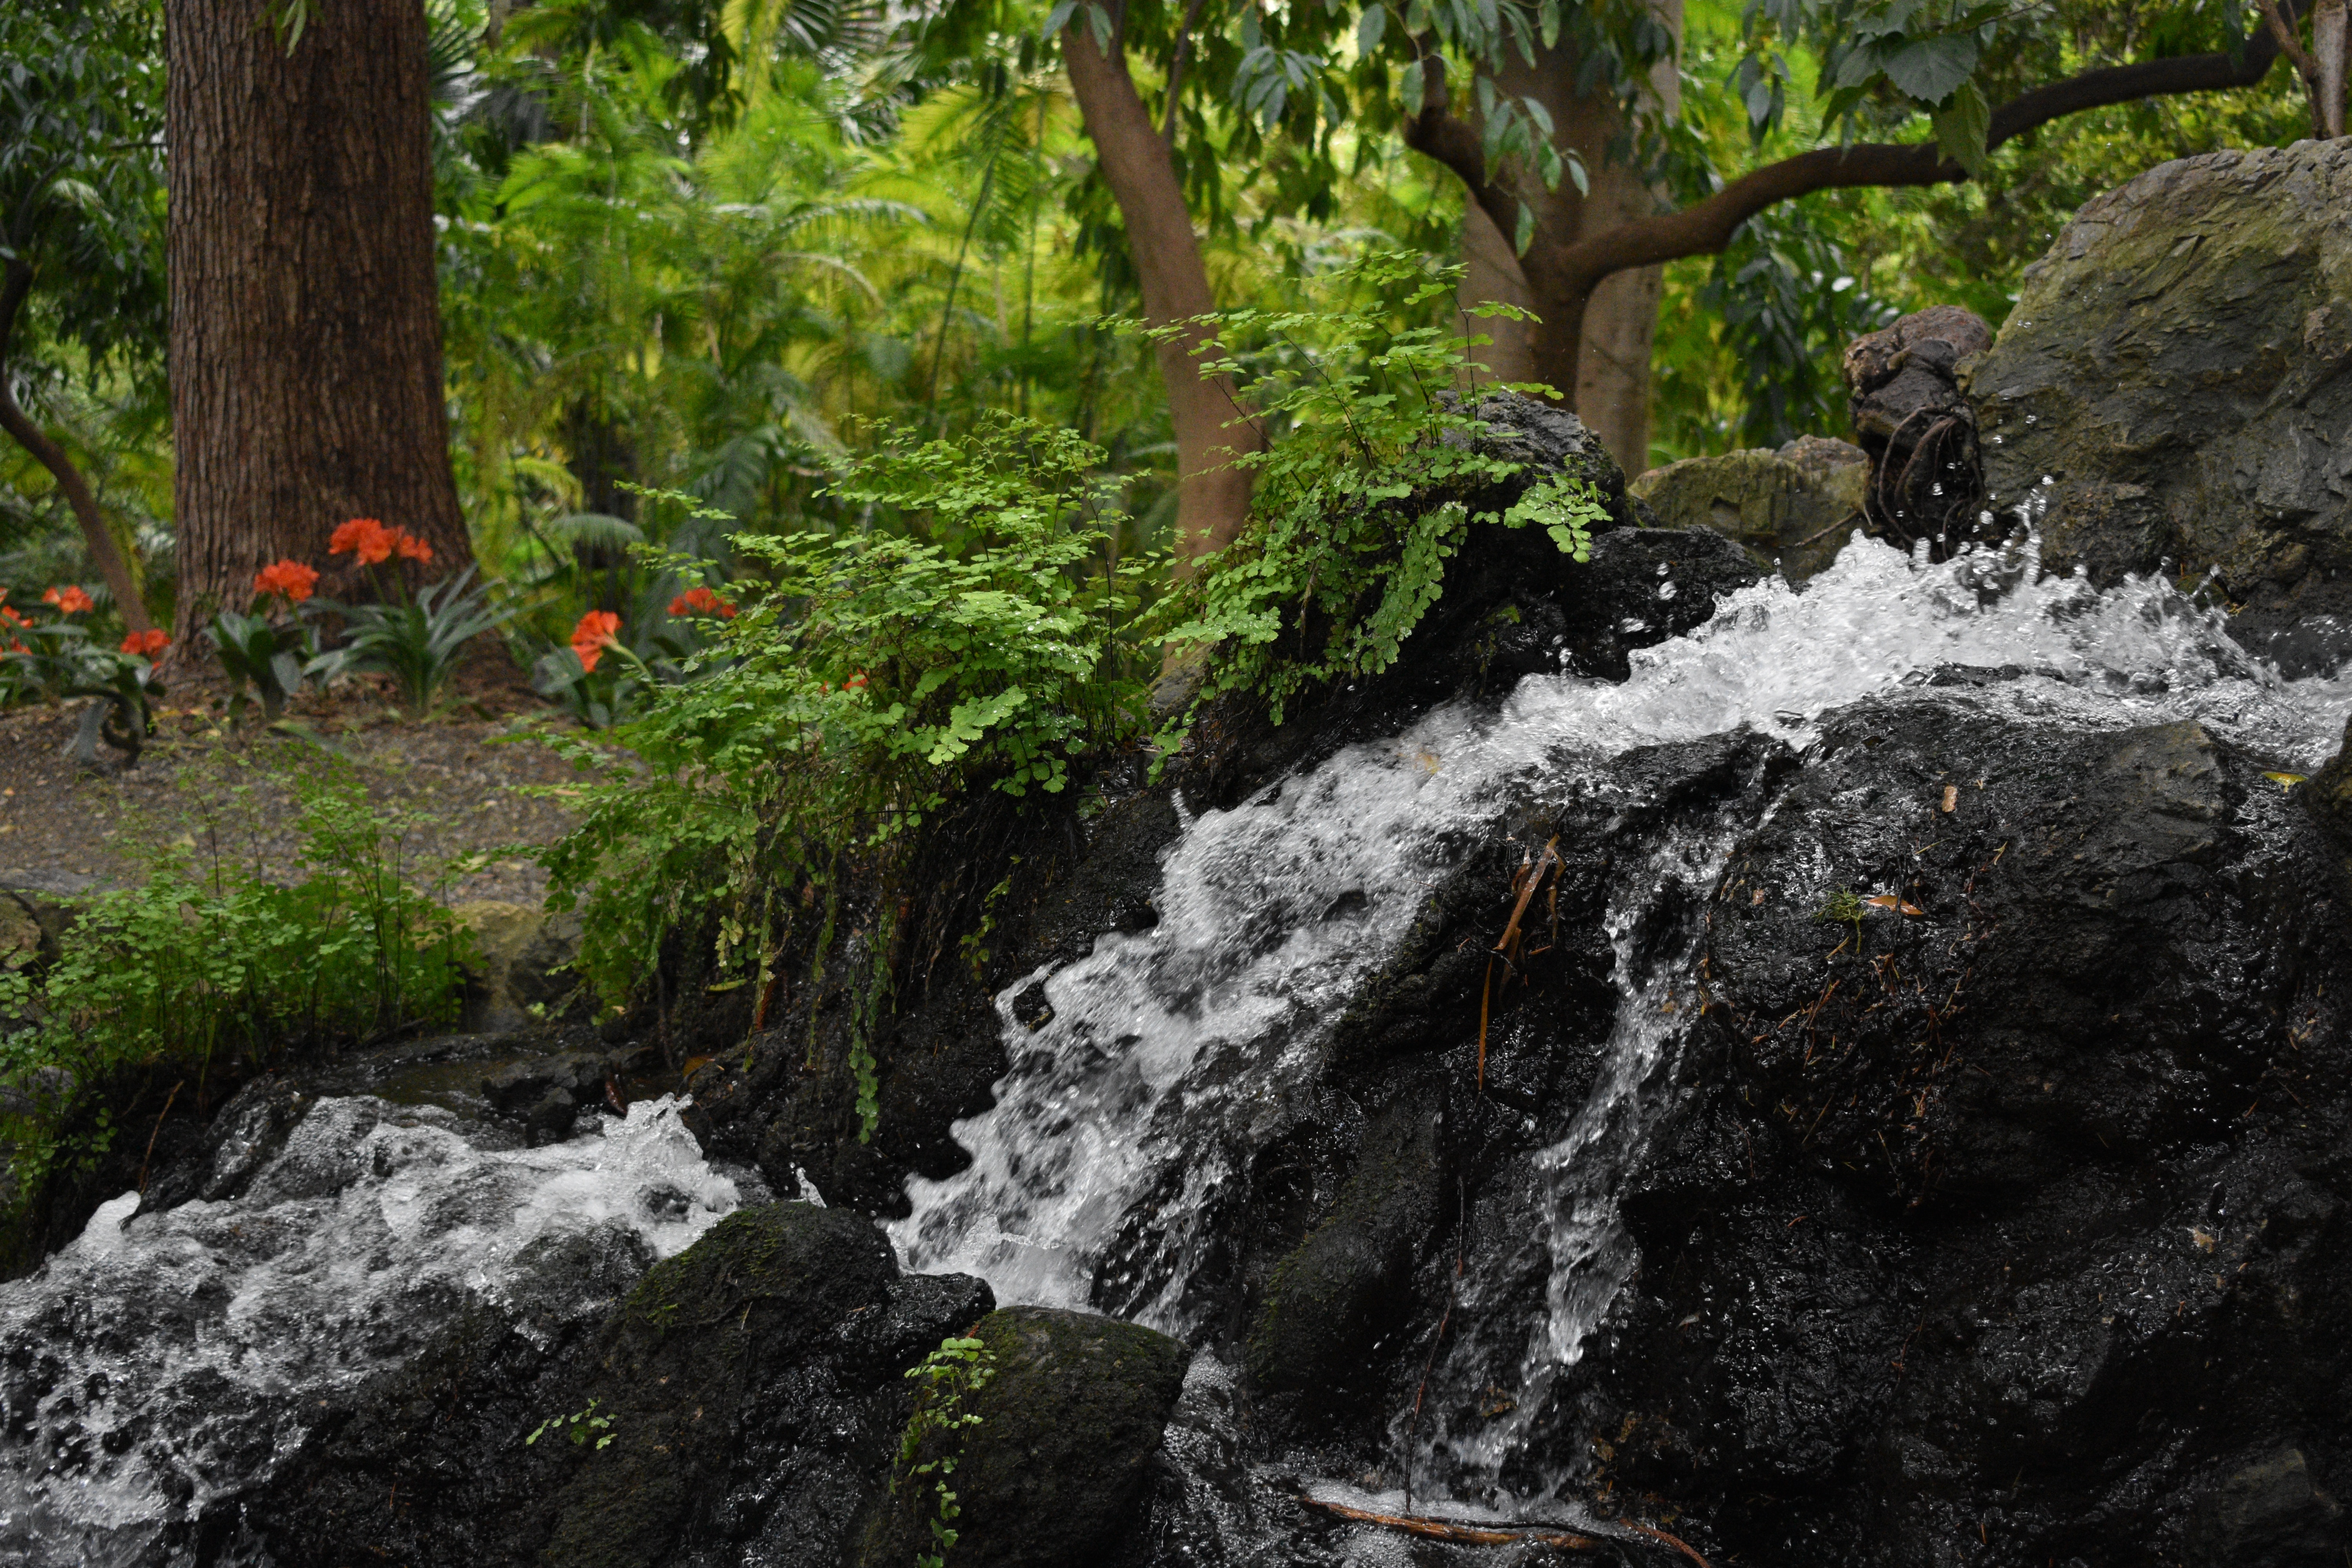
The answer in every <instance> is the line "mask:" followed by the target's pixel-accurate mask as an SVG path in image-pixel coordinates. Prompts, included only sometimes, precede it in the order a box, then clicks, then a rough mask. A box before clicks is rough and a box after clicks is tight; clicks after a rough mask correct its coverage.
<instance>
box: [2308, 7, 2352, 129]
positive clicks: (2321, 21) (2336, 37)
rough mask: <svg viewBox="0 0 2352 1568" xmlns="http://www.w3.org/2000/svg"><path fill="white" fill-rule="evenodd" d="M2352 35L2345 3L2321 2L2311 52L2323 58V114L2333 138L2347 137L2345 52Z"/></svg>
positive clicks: (2314, 16) (2314, 17) (2315, 16)
mask: <svg viewBox="0 0 2352 1568" xmlns="http://www.w3.org/2000/svg"><path fill="white" fill-rule="evenodd" d="M2347 47H2352V32H2347V28H2346V26H2345V0H2319V3H2318V4H2317V5H2314V6H2313V7H2312V8H2311V52H2312V53H2313V54H2314V55H2316V56H2317V57H2318V58H2319V85H2318V88H2317V93H2318V98H2319V113H2320V119H2321V121H2322V126H2323V129H2324V131H2325V132H2326V134H2327V135H2328V136H2330V137H2336V136H2341V135H2343V134H2344V67H2345V52H2346V50H2347Z"/></svg>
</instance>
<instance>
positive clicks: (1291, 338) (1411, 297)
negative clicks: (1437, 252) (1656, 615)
mask: <svg viewBox="0 0 2352 1568" xmlns="http://www.w3.org/2000/svg"><path fill="white" fill-rule="evenodd" d="M1460 274H1461V269H1460V268H1432V267H1430V266H1429V265H1428V264H1427V263H1425V262H1424V261H1423V260H1422V259H1421V258H1417V257H1412V256H1406V255H1401V254H1387V253H1377V252H1376V253H1373V254H1370V255H1367V256H1365V257H1364V258H1361V259H1360V260H1359V261H1357V262H1355V263H1354V264H1353V265H1351V266H1349V267H1348V268H1343V269H1341V270H1340V271H1339V273H1338V274H1336V275H1335V277H1334V279H1333V280H1332V282H1331V285H1330V286H1331V287H1332V288H1333V289H1335V290H1343V291H1346V292H1348V293H1349V294H1350V295H1351V296H1352V297H1353V298H1355V299H1356V300H1360V301H1362V302H1360V303H1351V304H1349V305H1347V306H1345V307H1343V308H1340V309H1338V310H1318V311H1287V312H1285V311H1265V310H1232V311H1226V312H1224V313H1222V314H1220V315H1217V316H1213V317H1207V318H1203V319H1202V321H1199V322H1184V323H1180V324H1178V325H1175V326H1171V327H1167V328H1159V329H1154V330H1153V331H1152V332H1151V334H1150V335H1152V336H1154V337H1169V336H1173V335H1176V334H1179V333H1181V332H1184V331H1191V330H1194V329H1196V328H1197V327H1198V326H1200V325H1202V324H1207V325H1210V326H1213V328H1214V329H1215V330H1216V331H1218V332H1219V334H1220V336H1221V338H1223V339H1225V340H1230V341H1232V342H1265V343H1267V344H1270V345H1273V346H1275V347H1276V348H1279V349H1281V350H1283V351H1285V352H1284V353H1283V354H1281V355H1280V356H1279V357H1278V359H1277V361H1276V363H1277V364H1279V365H1282V366H1285V367H1286V368H1283V369H1281V370H1280V371H1279V373H1278V374H1267V375H1265V376H1262V377H1261V378H1260V379H1258V380H1257V381H1256V382H1255V383H1254V384H1252V386H1251V388H1250V393H1251V396H1252V398H1253V399H1254V401H1255V403H1256V405H1257V406H1258V407H1259V408H1260V409H1261V410H1262V411H1263V417H1265V419H1267V420H1268V421H1269V422H1271V423H1273V424H1275V425H1276V426H1281V427H1283V428H1284V434H1283V435H1282V436H1281V437H1280V438H1279V439H1278V440H1276V441H1275V442H1274V443H1273V444H1272V446H1271V447H1270V448H1268V449H1266V450H1264V451H1259V452H1254V453H1251V454H1249V455H1248V456H1246V457H1244V458H1240V459H1238V460H1239V461H1240V462H1241V463H1243V464H1244V465H1246V466H1248V467H1251V468H1255V469H1256V470H1257V477H1256V504H1255V508H1254V509H1253V510H1252V513H1251V516H1250V521H1249V522H1248V524H1247V525H1246V526H1245V527H1244V529H1243V531H1242V533H1241V535H1240V537H1239V538H1238V539H1236V540H1235V541H1234V543H1233V544H1231V545H1230V546H1228V547H1227V548H1226V549H1224V550H1223V551H1222V552H1219V553H1218V555H1217V556H1216V557H1215V558H1214V560H1213V563H1211V564H1210V565H1209V566H1208V567H1207V568H1206V569H1205V570H1203V571H1202V573H1201V574H1200V575H1199V576H1197V577H1196V578H1195V579H1193V581H1192V583H1190V584H1186V585H1184V586H1183V587H1182V588H1181V589H1180V590H1179V591H1178V592H1177V593H1176V594H1174V595H1171V596H1170V597H1169V598H1168V599H1166V600H1164V601H1162V603H1161V605H1160V606H1159V607H1158V609H1157V610H1156V611H1155V613H1154V616H1153V617H1152V619H1153V624H1154V627H1155V629H1157V630H1159V631H1160V633H1161V635H1163V636H1165V637H1167V638H1168V640H1169V641H1170V642H1171V643H1175V644H1179V645H1183V644H1194V645H1205V646H1207V647H1209V648H1210V649H1211V651H1212V658H1211V659H1210V660H1209V664H1208V668H1207V672H1206V675H1205V677H1204V679H1203V681H1202V686H1201V688H1200V690H1199V692H1198V694H1197V696H1196V698H1195V707H1197V706H1198V705H1199V703H1201V702H1204V701H1206V700H1209V699H1211V698H1213V697H1215V696H1217V695H1219V694H1220V693H1222V692H1226V691H1235V690H1248V691H1253V692H1255V693H1256V694H1258V695H1259V696H1261V697H1263V698H1265V700H1266V701H1267V702H1268V704H1269V705H1270V709H1271V713H1270V716H1271V717H1272V718H1273V720H1274V721H1276V723H1279V722H1281V720H1282V715H1283V710H1284V708H1285V705H1286V704H1287V703H1288V702H1290V701H1291V700H1293V699H1294V698H1295V697H1297V695H1298V694H1299V693H1300V692H1301V691H1303V690H1305V689H1309V688H1311V687H1314V686H1318V685H1320V684H1322V683H1325V682H1328V681H1332V680H1339V679H1355V678H1357V677H1360V676H1366V675H1377V674H1378V673H1380V672H1381V670H1383V669H1386V668H1388V667H1389V666H1390V665H1391V664H1393V663H1394V662H1395V661H1396V658H1397V655H1398V652H1399V650H1400V649H1401V648H1402V646H1403V644H1404V641H1405V639H1406V638H1407V637H1411V636H1412V630H1413V628H1414V627H1415V626H1418V625H1419V624H1420V622H1421V618H1422V616H1423V614H1424V613H1425V612H1426V611H1427V610H1428V608H1429V606H1430V605H1432V604H1433V603H1435V602H1436V599H1437V596H1438V594H1439V591H1440V589H1441V587H1442V584H1443V582H1444V574H1445V563H1446V561H1447V560H1448V559H1449V558H1451V557H1452V556H1453V555H1454V552H1456V551H1457V550H1459V549H1460V548H1461V546H1462V543H1463V541H1464V539H1465V536H1466V535H1467V533H1468V531H1469V528H1470V525H1471V524H1472V523H1495V524H1499V525H1501V526H1503V527H1505V528H1526V527H1530V526H1533V527H1539V528H1541V529H1543V530H1544V531H1545V532H1546V533H1548V534H1549V536H1550V538H1551V540H1552V542H1554V543H1555V544H1557V545H1558V546H1559V549H1560V551H1561V552H1563V553H1565V554H1567V555H1569V556H1570V557H1572V558H1573V559H1575V560H1578V561H1582V560H1584V559H1586V557H1587V554H1588V552H1589V551H1590V549H1591V530H1592V528H1593V526H1594V525H1595V524H1597V523H1599V522H1601V521H1604V520H1605V519H1606V517H1607V516H1608V509H1607V506H1606V505H1605V503H1604V501H1603V500H1602V498H1601V495H1600V493H1599V492H1598V491H1597V490H1595V489H1593V487H1592V486H1591V484H1590V483H1588V482H1587V481H1585V480H1583V479H1579V478H1577V477H1575V476H1574V475H1570V474H1555V475H1551V476H1549V477H1547V478H1545V479H1541V480H1538V482H1536V483H1535V484H1533V485H1528V486H1525V487H1524V488H1523V489H1521V490H1520V493H1519V494H1518V496H1517V499H1515V500H1512V501H1511V502H1510V504H1509V505H1507V506H1503V507H1499V508H1498V507H1497V506H1496V505H1495V504H1493V503H1492V502H1490V501H1489V500H1488V499H1487V498H1488V497H1490V496H1492V495H1494V494H1495V492H1496V490H1497V489H1498V488H1499V487H1502V486H1504V485H1505V484H1506V482H1507V481H1512V480H1515V479H1517V477H1518V476H1519V475H1521V474H1523V473H1524V472H1525V471H1526V468H1527V464H1526V463H1525V462H1523V461H1521V460H1520V459H1518V458H1516V457H1514V456H1511V455H1509V453H1508V450H1507V447H1506V445H1505V443H1504V442H1503V441H1502V440H1501V439H1500V437H1501V434H1502V433H1501V432H1498V431H1497V430H1496V429H1495V428H1494V427H1493V426H1491V425H1489V424H1488V423H1487V422H1486V420H1483V419H1481V418H1480V417H1479V415H1478V411H1477V407H1476V405H1475V402H1471V403H1465V402H1464V401H1463V400H1461V399H1459V398H1457V397H1456V396H1455V395H1454V388H1455V387H1456V386H1458V385H1460V384H1462V383H1463V381H1464V379H1465V377H1466V376H1467V375H1468V374H1470V372H1471V370H1472V369H1473V366H1472V365H1471V362H1470V360H1469V358H1468V355H1467V351H1468V349H1469V348H1470V347H1471V346H1473V340H1472V339H1471V338H1470V337H1467V336H1456V335H1451V334H1448V333H1445V332H1444V331H1439V330H1438V329H1436V328H1433V327H1407V328H1399V327H1398V326H1397V325H1396V324H1395V320H1396V314H1397V313H1398V312H1400V311H1401V312H1402V313H1404V314H1405V315H1406V316H1407V317H1408V318H1410V317H1411V316H1412V314H1413V313H1415V312H1417V311H1419V310H1421V309H1422V308H1423V306H1425V305H1426V304H1428V302H1430V301H1432V300H1437V299H1439V298H1441V297H1446V296H1450V295H1451V294H1452V293H1453V291H1454V286H1455V284H1456V283H1457V281H1458V280H1459V278H1460ZM1479 314H1481V315H1491V316H1509V317H1513V318H1520V317H1523V316H1524V314H1525V313H1524V312H1522V311H1519V310H1516V309H1514V308H1512V307H1510V306H1507V305H1490V306H1484V307H1481V309H1480V311H1479ZM1248 369H1249V365H1248V364H1247V363H1244V360H1242V359H1241V358H1237V357H1233V356H1232V355H1231V354H1228V355H1227V356H1226V357H1222V358H1218V357H1211V358H1209V359H1207V360H1206V362H1205V363H1203V364H1202V374H1203V375H1234V376H1240V375H1243V374H1245V373H1246V371H1247V370H1248ZM1500 390H1507V391H1528V392H1540V391H1545V390H1548V389H1545V388H1538V387H1532V386H1529V387H1517V386H1512V387H1506V388H1501V389H1500Z"/></svg>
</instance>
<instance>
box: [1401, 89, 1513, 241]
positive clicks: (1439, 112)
mask: <svg viewBox="0 0 2352 1568" xmlns="http://www.w3.org/2000/svg"><path fill="white" fill-rule="evenodd" d="M1419 63H1420V67H1421V73H1422V75H1421V79H1422V89H1421V112H1420V113H1419V114H1416V115H1413V116H1412V117H1411V118H1410V119H1408V120H1406V121H1405V122H1404V144H1405V145H1406V146H1408V147H1410V148H1412V150H1413V151H1414V152H1416V153H1420V154H1421V155H1422V156H1423V157H1425V158H1433V159H1435V160H1436V161H1437V162H1438V163H1443V164H1444V165H1445V166H1446V167H1447V168H1449V169H1451V170H1453V171H1454V177H1455V178H1456V179H1458V180H1460V181H1461V182H1462V184H1463V188H1464V189H1465V190H1467V191H1468V192H1469V193H1470V196H1471V199H1472V200H1474V201H1475V202H1476V203H1477V204H1478V205H1480V206H1481V207H1484V208H1485V209H1486V216H1488V217H1490V218H1493V219H1494V220H1495V226H1496V228H1499V229H1501V230H1502V231H1503V234H1504V236H1505V237H1506V238H1508V237H1509V236H1511V235H1513V234H1516V233H1517V232H1518V226H1519V198H1518V195H1517V193H1516V192H1514V191H1512V190H1510V189H1508V188H1507V187H1506V186H1503V185H1499V184H1496V183H1495V182H1494V181H1493V180H1490V179H1488V178H1487V177H1486V148H1485V147H1484V146H1483V145H1482V144H1481V143H1480V142H1479V140H1478V132H1476V131H1475V130H1474V129H1472V128H1471V125H1470V122H1469V121H1466V120H1464V119H1462V118H1461V117H1459V116H1458V115H1456V114H1454V112H1452V110H1453V100H1452V97H1451V95H1449V94H1448V93H1447V91H1446V89H1445V60H1444V57H1443V56H1441V55H1440V54H1438V52H1437V51H1436V50H1434V49H1427V50H1425V51H1424V52H1423V55H1422V57H1421V60H1420V62H1419Z"/></svg>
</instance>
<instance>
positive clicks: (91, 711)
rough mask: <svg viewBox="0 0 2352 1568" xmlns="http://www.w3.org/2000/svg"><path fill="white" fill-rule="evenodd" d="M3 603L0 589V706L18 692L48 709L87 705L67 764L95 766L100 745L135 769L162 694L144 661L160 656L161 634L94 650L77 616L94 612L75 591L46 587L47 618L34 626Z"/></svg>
mask: <svg viewBox="0 0 2352 1568" xmlns="http://www.w3.org/2000/svg"><path fill="white" fill-rule="evenodd" d="M6 600H7V594H6V592H5V590H0V701H5V700H8V699H9V698H11V697H14V696H16V695H18V694H23V695H26V696H31V697H35V698H37V699H39V700H42V701H45V702H49V703H62V702H64V701H66V700H68V699H71V698H76V697H87V698H90V699H93V700H92V701H91V703H90V705H89V707H88V708H86V709H84V710H82V717H81V724H80V727H79V729H78V730H77V731H75V735H74V739H73V742H72V754H73V757H74V760H75V761H77V762H79V763H81V764H82V765H83V766H85V767H97V766H98V765H100V756H99V752H98V743H99V742H100V741H104V742H106V743H107V744H109V745H110V746H113V747H114V748H116V749H117V750H118V751H122V752H128V753H130V757H131V762H132V763H136V762H137V761H138V759H139V752H140V750H141V748H142V747H143V746H144V745H145V744H146V742H147V737H148V735H149V734H150V733H151V732H152V731H153V730H154V727H155V721H154V715H153V710H152V700H153V699H155V698H157V697H161V696H162V695H163V683H162V682H160V681H158V680H156V679H155V677H154V667H153V666H152V664H151V663H150V662H149V660H148V657H147V656H148V655H150V654H154V653H160V652H162V651H163V647H164V646H165V643H166V642H167V641H168V639H167V638H166V637H165V636H164V634H163V633H162V632H150V633H147V634H144V635H143V636H142V635H141V634H137V633H134V634H132V635H131V637H126V638H124V639H123V645H122V647H121V651H119V652H117V651H114V650H110V649H107V648H102V647H97V646H95V644H94V643H93V642H92V640H91V638H90V635H89V627H88V626H85V625H84V624H83V623H82V622H81V620H80V619H79V618H78V617H79V616H83V615H86V614H88V613H89V611H90V610H91V609H92V608H94V605H92V603H91V601H90V598H89V595H87V594H84V593H83V592H82V591H81V590H80V589H79V588H52V589H50V590H49V592H48V595H47V598H46V599H45V600H44V601H43V602H44V604H46V605H51V606H54V613H53V614H51V615H49V616H46V617H45V618H42V619H37V620H36V619H33V618H31V617H29V616H24V615H21V614H19V613H18V612H16V611H15V610H13V609H10V608H9V607H8V605H7V603H6Z"/></svg>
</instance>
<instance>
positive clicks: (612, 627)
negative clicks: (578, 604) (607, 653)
mask: <svg viewBox="0 0 2352 1568" xmlns="http://www.w3.org/2000/svg"><path fill="white" fill-rule="evenodd" d="M620 629H621V617H620V616H616V615H614V613H613V612H612V611H610V610H591V611H589V612H588V613H587V614H586V615H584V616H581V617H580V624H579V625H578V626H574V627H572V652H573V653H575V654H577V655H579V656H580V668H582V669H583V670H588V671H591V672H593V670H594V669H595V668H596V661H597V659H599V658H603V657H604V650H605V649H606V648H608V647H618V646H619V644H620V638H619V637H616V636H615V635H614V634H615V633H617V632H619V631H620Z"/></svg>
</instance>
